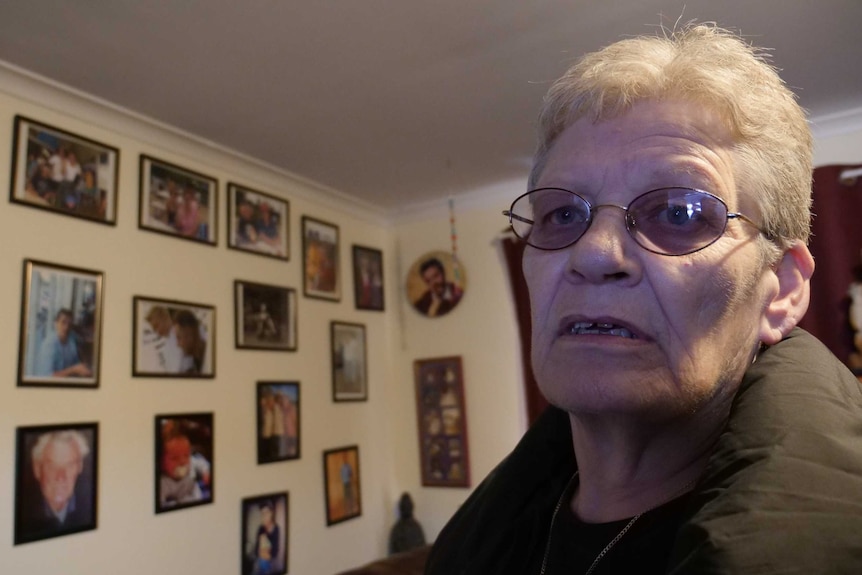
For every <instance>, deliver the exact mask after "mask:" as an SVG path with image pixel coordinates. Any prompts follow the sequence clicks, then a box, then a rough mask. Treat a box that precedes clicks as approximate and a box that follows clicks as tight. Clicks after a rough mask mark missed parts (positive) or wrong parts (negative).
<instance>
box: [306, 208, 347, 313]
mask: <svg viewBox="0 0 862 575" xmlns="http://www.w3.org/2000/svg"><path fill="white" fill-rule="evenodd" d="M340 251H341V245H340V244H339V241H338V226H336V225H333V224H329V223H326V222H322V221H320V220H316V219H314V218H311V217H308V216H302V264H303V268H304V269H305V273H304V274H303V293H304V294H305V295H306V296H307V297H314V298H320V299H326V300H331V301H341V273H340V268H339V266H340V259H339V253H340Z"/></svg>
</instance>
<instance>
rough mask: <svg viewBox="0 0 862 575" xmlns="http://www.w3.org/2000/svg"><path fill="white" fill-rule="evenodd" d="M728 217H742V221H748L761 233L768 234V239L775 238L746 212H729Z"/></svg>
mask: <svg viewBox="0 0 862 575" xmlns="http://www.w3.org/2000/svg"><path fill="white" fill-rule="evenodd" d="M727 217H728V219H731V220H732V219H740V220H742V221H744V222H746V223H747V224H749V225H752V226H754V228H755V229H756V230H757V231H758V232H760V233H761V234H763V235H764V236H766V239H768V240H771V239H773V237H772V235H770V234H768V233H767V232H766V230H764V229H763V228H761V227H760V225H758V223H757V222H755V221H754V220H752V219H751V218H749V217H748V216H746V215H745V214H742V213H740V212H728V213H727Z"/></svg>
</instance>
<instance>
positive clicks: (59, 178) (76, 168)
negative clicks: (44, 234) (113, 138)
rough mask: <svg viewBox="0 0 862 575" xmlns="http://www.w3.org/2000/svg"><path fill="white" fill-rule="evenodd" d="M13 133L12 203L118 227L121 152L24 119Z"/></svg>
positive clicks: (21, 119)
mask: <svg viewBox="0 0 862 575" xmlns="http://www.w3.org/2000/svg"><path fill="white" fill-rule="evenodd" d="M14 131H15V136H14V152H13V158H14V163H15V165H14V168H13V182H12V189H11V194H10V200H11V201H12V202H14V203H19V204H25V205H28V206H30V207H35V208H39V209H44V210H48V211H52V212H54V213H59V214H63V215H67V216H73V217H77V218H82V219H86V220H90V221H94V222H97V223H102V224H108V225H115V224H116V217H117V216H116V213H117V181H118V165H119V155H120V152H119V150H118V149H117V148H115V147H113V146H108V145H106V144H102V143H100V142H97V141H95V140H91V139H89V138H85V137H83V136H79V135H76V134H73V133H71V132H67V131H65V130H61V129H59V128H54V127H52V126H49V125H47V124H43V123H40V122H36V121H34V120H31V119H29V118H24V117H23V116H15V129H14Z"/></svg>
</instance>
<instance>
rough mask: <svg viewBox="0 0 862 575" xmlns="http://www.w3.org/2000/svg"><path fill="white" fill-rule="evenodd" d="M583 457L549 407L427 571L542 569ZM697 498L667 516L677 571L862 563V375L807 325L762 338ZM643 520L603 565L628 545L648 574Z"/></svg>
mask: <svg viewBox="0 0 862 575" xmlns="http://www.w3.org/2000/svg"><path fill="white" fill-rule="evenodd" d="M575 469H576V462H575V457H574V453H573V451H572V440H571V428H570V426H569V420H568V415H567V414H566V413H565V412H563V411H561V410H559V409H556V408H550V409H549V410H547V411H546V412H545V414H543V415H542V417H541V418H539V420H538V421H537V422H536V423H535V424H534V425H533V426H532V427H531V428H530V429H529V430H528V431H527V433H526V434H525V435H524V437H523V438H522V440H521V441H520V442H519V444H518V446H517V447H516V448H515V450H514V451H513V452H512V453H511V454H510V455H509V456H508V457H507V458H506V459H505V460H504V461H503V462H502V463H501V464H500V465H498V466H497V468H496V469H495V470H494V471H492V472H491V474H490V475H489V476H488V477H487V478H486V479H485V480H484V481H483V482H482V484H481V485H480V486H479V487H477V488H476V490H475V491H474V492H473V494H472V495H471V496H470V497H469V498H468V499H467V501H466V502H465V503H464V505H462V506H461V508H460V509H459V510H458V512H457V513H456V514H455V516H454V517H453V518H452V519H451V520H450V521H449V523H448V524H447V525H446V527H445V528H444V529H443V531H442V532H441V533H440V535H439V536H438V538H437V541H436V542H435V545H434V548H433V549H432V551H431V555H430V557H429V560H428V564H427V567H426V571H425V572H426V575H458V574H472V575H491V574H493V575H500V574H511V575H525V574H538V573H539V571H540V569H541V564H542V556H543V554H544V550H545V545H546V542H547V538H548V529H549V526H550V520H551V515H552V514H553V510H554V507H555V505H556V504H557V501H558V499H559V496H560V493H561V492H562V490H563V489H564V488H565V486H566V484H567V482H568V480H569V478H570V477H571V476H572V473H574V471H575ZM687 499H688V500H687V501H686V502H685V503H684V504H683V503H680V506H681V508H682V510H681V511H680V512H679V513H680V515H678V516H677V519H673V518H668V519H667V521H664V520H661V519H658V520H657V521H658V525H659V528H658V530H657V534H658V535H657V537H659V538H660V540H656V543H655V546H661V547H662V549H661V553H662V554H668V555H669V559H668V561H667V567H666V569H665V570H664V572H666V573H672V574H673V575H683V574H697V575H710V574H728V575H730V574H734V575H735V574H740V573H745V574H758V575H762V574H775V575H777V574H790V573H799V574H803V573H804V574H809V573H818V574H819V573H828V574H830V575H835V574H844V573H846V574H848V575H851V574H852V575H859V573H862V536H860V534H862V386H860V384H859V380H857V379H856V377H855V376H853V374H852V373H850V371H849V370H848V369H847V368H846V367H845V366H844V365H843V364H842V363H841V362H839V361H838V360H837V359H836V358H835V356H833V355H832V354H831V353H830V352H829V351H828V350H827V349H826V348H825V347H824V346H823V345H822V344H821V343H820V342H819V341H817V340H816V339H815V338H813V337H812V336H811V335H809V334H808V333H806V332H805V331H803V330H800V329H795V330H793V332H792V333H791V334H790V335H789V336H788V337H787V338H785V339H784V340H783V341H781V342H779V343H778V344H776V345H774V346H772V347H770V348H768V349H766V350H764V351H763V352H762V353H761V355H760V356H759V358H758V360H757V362H755V363H754V364H753V365H751V366H750V367H749V369H748V371H747V372H746V374H745V377H744V378H743V381H742V383H741V384H740V388H739V391H738V392H737V394H736V397H735V398H734V401H733V405H732V408H731V413H730V418H729V420H728V422H727V425H726V427H725V430H724V431H723V432H722V434H721V436H720V437H719V439H718V441H717V442H716V445H715V447H714V449H713V453H712V454H711V456H710V458H709V461H708V462H707V466H706V469H705V470H704V473H703V476H702V477H701V479H700V481H699V482H698V484H697V485H696V486H695V489H694V490H693V492H692V493H691V494H690V495H689V496H688V498H687ZM671 514H672V515H676V512H671ZM650 515H652V514H650ZM641 519H644V518H641ZM639 522H640V520H639ZM639 522H638V523H639ZM677 522H678V523H679V525H680V527H679V529H678V530H677V531H676V534H675V535H674V536H672V537H671V536H670V532H671V531H673V525H674V524H675V523H677ZM638 523H636V524H635V525H636V527H637V528H638V530H637V531H635V530H634V529H635V528H634V527H633V528H632V530H633V531H632V533H629V534H627V535H626V537H628V535H633V537H632V538H631V539H629V540H628V541H627V540H626V539H625V538H624V539H623V540H621V541H620V543H619V544H618V545H622V547H619V548H618V547H616V546H615V548H614V550H613V551H612V552H611V553H609V554H608V556H607V557H606V558H605V559H603V560H602V561H601V562H600V563H599V566H600V567H601V571H604V572H605V573H612V572H613V570H612V568H611V567H612V562H613V561H615V560H616V559H614V557H617V556H625V558H624V559H620V560H623V561H626V560H630V561H631V562H632V563H633V564H634V565H635V566H636V568H635V569H632V570H631V572H636V573H647V571H646V570H645V567H646V565H645V562H646V561H649V559H647V558H645V557H642V556H641V555H640V553H639V552H637V551H636V550H634V549H629V548H628V544H629V543H631V544H632V545H636V544H638V543H639V541H641V539H640V537H638V536H637V533H638V532H640V531H641V529H644V528H645V525H644V524H641V525H638ZM575 527H577V525H576V526H575ZM646 527H648V524H646ZM562 528H563V527H561V529H562ZM662 533H663V534H662ZM602 535H604V534H602ZM596 537H597V538H599V537H600V536H599V535H597V536H596ZM611 538H612V537H611ZM573 540H576V538H573ZM585 541H586V539H585ZM608 541H609V540H608ZM644 541H645V540H644ZM601 547H603V546H601ZM647 547H649V548H651V546H650V545H647ZM599 550H601V548H600V549H599ZM657 552H658V551H657ZM590 553H592V550H591V551H590ZM633 553H634V554H635V555H632V554H633ZM563 560H565V559H563ZM605 560H608V563H605ZM642 561H643V562H642ZM657 561H663V559H661V560H657ZM591 562H592V559H590V563H591ZM653 565H657V563H653ZM620 569H622V571H617V572H622V573H625V572H629V570H626V569H624V568H622V567H620ZM597 572H599V570H597ZM659 572H662V571H659ZM558 573H559V574H562V573H565V574H566V575H572V571H571V570H569V569H567V568H566V567H564V566H562V567H560V568H557V566H556V565H555V566H554V568H553V569H548V570H546V572H545V574H546V575H556V574H558ZM575 573H577V571H575Z"/></svg>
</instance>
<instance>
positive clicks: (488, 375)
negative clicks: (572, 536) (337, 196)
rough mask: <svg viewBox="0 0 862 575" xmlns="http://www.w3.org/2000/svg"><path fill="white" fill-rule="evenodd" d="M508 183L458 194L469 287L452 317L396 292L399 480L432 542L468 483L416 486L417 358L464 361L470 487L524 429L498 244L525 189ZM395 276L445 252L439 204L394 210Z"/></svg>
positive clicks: (516, 350)
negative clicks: (417, 306)
mask: <svg viewBox="0 0 862 575" xmlns="http://www.w3.org/2000/svg"><path fill="white" fill-rule="evenodd" d="M525 185H526V184H525V182H524V181H517V182H507V183H503V184H500V185H499V186H496V187H494V188H493V189H488V190H480V191H477V192H474V193H472V194H469V195H467V196H466V197H463V198H459V199H458V200H457V202H456V206H455V214H456V229H457V236H458V240H457V245H458V257H459V260H460V262H461V264H462V265H463V267H464V268H466V276H467V289H466V291H465V294H464V296H463V299H462V300H461V302H460V303H459V304H458V307H456V308H455V310H453V311H452V312H451V313H449V314H448V315H445V316H443V317H440V318H435V319H430V318H427V317H425V316H423V315H421V314H419V313H418V312H416V311H415V310H414V309H413V307H412V306H411V305H410V304H409V303H408V302H406V300H405V299H403V298H402V302H401V306H400V310H399V312H400V315H401V317H400V321H401V325H402V330H401V334H402V337H401V340H400V341H398V342H396V347H395V353H394V355H393V357H394V358H395V363H396V366H395V373H396V378H395V379H396V381H397V382H398V388H397V389H395V390H393V398H395V397H397V398H399V399H398V401H399V402H400V403H401V405H402V406H403V411H402V412H401V413H402V417H401V420H402V421H401V422H400V427H401V430H402V433H401V434H400V435H399V436H397V437H396V438H395V444H394V446H393V447H394V449H395V453H396V458H397V459H398V460H399V461H404V462H408V464H407V465H402V466H399V467H398V468H397V473H398V475H397V481H398V484H399V485H401V486H404V487H405V488H407V489H409V490H410V492H411V493H412V494H413V498H414V501H415V503H416V516H417V518H418V519H419V520H420V522H421V523H422V525H423V527H424V528H425V533H426V536H428V537H429V538H430V539H433V538H435V537H436V536H437V534H438V533H439V531H440V529H442V527H443V525H444V524H445V523H446V521H447V520H448V518H449V517H451V515H452V514H453V513H454V512H455V511H456V510H457V508H458V506H459V505H460V504H461V503H462V502H463V501H464V499H466V497H467V495H469V493H470V490H469V489H465V488H450V487H447V488H443V487H418V486H419V484H420V477H419V459H418V455H417V448H418V447H417V446H418V439H417V431H416V429H417V427H416V413H415V412H416V408H415V403H414V394H413V362H414V361H415V360H417V359H427V358H433V357H442V356H450V355H460V356H461V357H462V362H463V369H464V386H465V403H466V407H467V432H468V441H469V445H470V472H471V479H472V486H476V485H478V484H479V482H481V480H482V479H483V478H484V477H485V475H487V474H488V472H489V471H490V470H491V469H492V468H493V467H494V466H495V465H496V464H497V463H499V462H500V460H501V459H503V457H505V455H506V454H508V453H509V451H511V449H512V447H514V445H515V443H516V442H517V441H518V439H519V438H520V437H521V435H522V434H523V432H524V430H525V429H526V413H525V406H524V400H523V393H522V388H521V386H522V380H523V378H522V375H521V373H522V371H521V370H522V363H521V359H520V347H519V345H520V344H519V336H518V329H517V320H516V317H515V308H514V303H513V300H512V296H511V293H510V289H509V280H508V277H507V276H506V267H505V262H504V260H503V256H502V251H501V250H500V247H499V245H498V242H497V238H498V236H499V235H500V233H501V232H502V231H503V230H504V228H505V227H506V226H507V222H506V219H505V218H504V217H503V216H502V215H501V210H502V209H504V208H506V207H508V205H509V203H511V199H512V198H513V197H515V196H517V195H518V194H519V193H520V191H521V190H522V189H523V188H524V186H525ZM396 220H397V221H398V222H399V224H398V225H397V226H396V229H395V232H396V235H397V237H398V246H397V251H398V262H399V268H400V269H399V270H398V277H399V278H400V279H402V280H403V278H404V277H405V276H406V273H407V270H409V268H410V266H411V265H412V264H413V263H414V262H415V261H416V260H417V259H419V258H420V257H421V256H422V255H424V254H425V253H427V252H429V251H433V250H442V251H450V250H451V240H450V238H449V231H450V225H449V212H448V207H447V205H446V203H445V202H441V203H440V204H436V205H429V206H423V207H422V208H421V209H418V210H411V211H410V212H408V213H402V214H399V215H398V216H397V217H396Z"/></svg>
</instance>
